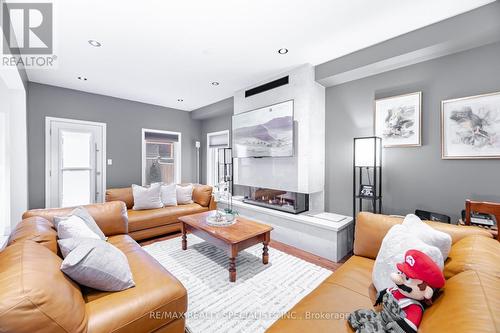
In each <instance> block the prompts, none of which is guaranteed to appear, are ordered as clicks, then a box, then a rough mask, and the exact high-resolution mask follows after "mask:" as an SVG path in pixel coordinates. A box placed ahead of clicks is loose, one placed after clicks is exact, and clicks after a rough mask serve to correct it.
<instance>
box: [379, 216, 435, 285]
mask: <svg viewBox="0 0 500 333" xmlns="http://www.w3.org/2000/svg"><path fill="white" fill-rule="evenodd" d="M411 249H415V250H419V251H421V252H423V253H425V254H427V255H428V256H429V257H431V259H432V260H434V262H435V263H436V264H437V265H438V266H439V268H441V270H442V269H443V266H444V261H443V255H442V254H441V251H440V250H439V249H438V248H437V247H435V246H432V245H428V244H426V243H424V242H423V241H421V240H420V239H419V238H418V237H417V236H415V235H412V234H411V233H410V231H409V230H408V228H407V227H405V226H403V225H401V224H397V225H395V226H393V227H392V228H391V229H389V232H388V233H387V235H385V237H384V239H383V240H382V245H381V246H380V250H379V252H378V255H377V259H376V260H375V264H374V266H373V272H372V280H373V285H374V286H375V288H376V289H377V290H378V291H381V290H384V289H386V288H389V287H394V282H392V280H391V277H390V274H391V273H394V272H397V268H396V264H397V263H401V262H404V260H403V259H404V255H405V253H406V251H408V250H411Z"/></svg>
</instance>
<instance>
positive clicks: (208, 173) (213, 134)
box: [205, 130, 230, 185]
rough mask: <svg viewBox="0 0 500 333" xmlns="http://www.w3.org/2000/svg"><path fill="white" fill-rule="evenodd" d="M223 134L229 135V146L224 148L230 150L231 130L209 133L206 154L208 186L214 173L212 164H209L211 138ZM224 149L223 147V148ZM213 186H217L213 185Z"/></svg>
mask: <svg viewBox="0 0 500 333" xmlns="http://www.w3.org/2000/svg"><path fill="white" fill-rule="evenodd" d="M221 134H226V135H227V145H226V146H225V147H224V148H229V139H230V137H229V130H223V131H218V132H210V133H207V151H206V154H205V163H206V165H207V170H206V172H207V178H206V182H207V184H208V180H209V179H210V174H211V173H212V167H213V166H212V165H211V164H212V163H208V162H209V161H208V154H209V150H210V137H211V136H216V135H221ZM221 148H222V147H221ZM212 185H217V184H212Z"/></svg>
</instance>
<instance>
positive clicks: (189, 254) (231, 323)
mask: <svg viewBox="0 0 500 333" xmlns="http://www.w3.org/2000/svg"><path fill="white" fill-rule="evenodd" d="M144 249H145V250H146V251H147V252H149V254H151V255H152V256H153V257H154V258H156V260H158V261H159V262H160V263H161V264H162V265H163V266H164V267H165V268H166V269H167V270H168V271H169V272H171V273H172V274H173V275H175V276H176V277H177V278H178V279H179V280H180V281H181V282H182V283H183V284H184V286H185V287H186V289H187V290H188V313H187V314H186V325H187V328H188V330H189V331H190V332H192V333H210V332H217V333H223V332H230V333H234V332H251V333H256V332H264V331H265V330H266V329H267V328H269V326H271V325H272V323H274V322H275V321H276V320H278V319H279V317H280V316H281V315H283V314H284V313H286V311H288V310H290V309H291V308H292V307H293V306H294V305H295V304H296V303H297V302H298V301H300V300H301V299H302V298H303V297H304V296H306V295H307V294H308V293H310V292H311V291H312V290H313V289H314V288H316V287H317V286H318V285H319V284H320V283H321V282H322V281H323V280H324V279H325V278H326V277H328V276H329V275H330V274H331V271H329V270H327V269H325V268H322V267H319V266H316V265H314V264H311V263H309V262H306V261H304V260H302V259H299V258H296V257H294V256H291V255H288V254H286V253H283V252H281V251H278V250H276V249H273V248H269V264H268V265H264V264H262V245H261V244H258V245H255V246H253V247H251V248H248V249H246V250H245V251H242V252H240V253H239V254H238V257H237V261H236V282H234V283H231V282H229V273H228V266H229V259H228V257H227V255H226V253H225V252H224V251H222V250H220V249H219V248H217V247H215V246H213V245H210V244H209V243H207V242H205V241H203V240H202V239H200V238H198V237H196V236H194V235H191V234H190V235H188V249H187V250H186V251H182V249H181V238H180V237H177V238H173V239H169V240H166V241H161V242H157V243H153V244H151V245H147V246H144Z"/></svg>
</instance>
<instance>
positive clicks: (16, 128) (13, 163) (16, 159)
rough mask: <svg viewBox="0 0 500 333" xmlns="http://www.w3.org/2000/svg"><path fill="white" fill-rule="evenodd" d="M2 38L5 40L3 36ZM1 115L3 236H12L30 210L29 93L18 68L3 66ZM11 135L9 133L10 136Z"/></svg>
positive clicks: (0, 75) (0, 155) (0, 74)
mask: <svg viewBox="0 0 500 333" xmlns="http://www.w3.org/2000/svg"><path fill="white" fill-rule="evenodd" d="M2 37H3V36H2ZM0 81H2V83H1V86H0V91H2V92H1V97H2V98H1V100H2V102H1V103H0V107H1V109H2V113H4V114H6V116H4V120H5V121H6V125H7V126H6V127H7V130H6V131H5V133H4V134H3V136H4V143H5V146H4V147H6V148H5V149H4V151H3V154H0V158H1V159H2V160H3V163H4V165H6V167H5V168H4V169H5V170H3V172H2V173H3V174H4V179H5V180H4V182H5V184H6V187H5V190H4V191H3V194H2V195H3V196H4V199H3V200H2V202H3V205H4V207H7V208H6V209H5V211H6V212H7V211H9V210H10V212H8V213H6V214H8V215H5V214H2V218H3V219H5V220H6V222H4V225H3V226H2V230H1V231H0V232H3V233H7V234H8V233H9V232H10V230H12V228H14V227H15V226H16V224H17V223H18V222H19V221H20V220H21V216H22V214H23V213H24V212H25V211H26V210H27V209H28V151H27V128H26V90H25V88H24V85H23V82H22V79H21V76H20V74H19V71H18V69H17V67H10V66H3V67H2V66H0ZM7 132H8V133H7Z"/></svg>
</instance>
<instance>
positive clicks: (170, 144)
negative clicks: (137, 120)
mask: <svg viewBox="0 0 500 333" xmlns="http://www.w3.org/2000/svg"><path fill="white" fill-rule="evenodd" d="M142 156H143V157H142V158H143V161H142V184H143V185H149V184H151V183H158V182H160V183H165V184H172V183H180V181H181V159H180V156H181V133H177V132H167V131H158V130H149V129H143V130H142Z"/></svg>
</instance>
